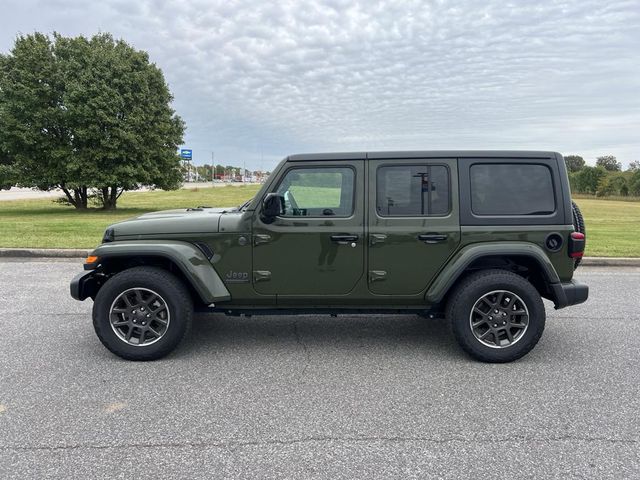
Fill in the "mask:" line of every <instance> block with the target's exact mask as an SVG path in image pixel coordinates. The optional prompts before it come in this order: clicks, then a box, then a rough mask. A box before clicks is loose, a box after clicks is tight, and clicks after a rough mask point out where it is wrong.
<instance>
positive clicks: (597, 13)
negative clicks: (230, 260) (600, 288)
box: [0, 0, 640, 167]
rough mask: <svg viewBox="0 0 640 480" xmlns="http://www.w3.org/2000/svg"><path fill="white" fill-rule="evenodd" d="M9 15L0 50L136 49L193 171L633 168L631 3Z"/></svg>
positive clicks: (71, 7) (61, 6)
mask: <svg viewBox="0 0 640 480" xmlns="http://www.w3.org/2000/svg"><path fill="white" fill-rule="evenodd" d="M9 3H10V4H12V5H11V6H9V7H5V12H8V14H7V15H4V16H3V18H2V19H0V32H2V33H0V50H8V49H9V48H10V46H11V43H12V41H13V38H14V36H15V33H17V32H19V31H20V32H23V33H29V32H31V31H33V30H41V31H47V32H50V31H53V30H57V31H59V32H60V33H63V34H66V35H76V34H85V35H90V34H93V33H95V32H97V31H99V30H100V31H109V32H112V33H113V34H114V35H116V36H119V37H123V38H124V39H126V40H127V41H129V42H130V43H132V44H133V45H134V46H136V47H137V48H140V49H145V50H148V51H149V52H150V54H151V58H152V59H153V61H155V62H156V63H157V64H158V65H159V66H160V67H161V68H162V69H163V70H164V72H165V76H166V77H167V79H168V81H169V83H170V85H171V88H172V91H173V93H174V95H175V107H176V109H177V110H178V113H180V115H182V116H183V117H184V118H185V120H186V121H187V125H188V134H187V140H186V141H187V143H188V145H189V146H190V147H192V148H193V149H194V154H195V156H196V160H198V161H200V162H204V161H207V160H209V158H210V153H209V152H210V151H211V150H216V152H217V159H220V160H221V161H224V162H225V163H238V162H241V161H243V160H245V159H247V160H248V165H250V166H254V167H258V166H259V158H260V152H261V151H264V154H265V158H266V159H267V160H269V161H270V162H272V161H273V160H275V159H276V158H278V157H281V156H284V155H286V154H287V153H293V152H296V151H324V150H364V149H368V150H371V149H405V148H406V149H440V148H513V149H518V148H526V149H533V148H540V149H556V150H560V151H563V152H564V153H583V154H585V156H587V157H589V158H591V159H593V158H595V156H596V155H598V154H604V153H613V154H615V155H618V156H619V158H620V159H621V160H623V161H625V162H628V161H630V160H633V159H638V158H640V135H638V134H637V132H638V131H640V48H638V46H639V45H640V34H639V33H638V32H639V31H640V30H639V28H638V27H639V25H640V8H638V5H637V2H636V1H608V2H601V1H590V0H585V1H575V2H569V1H564V2H562V1H560V2H556V1H541V2H524V1H523V2H510V3H508V2H495V1H494V2H492V1H477V2H441V1H434V2H422V1H415V0H411V1H408V0H403V1H381V2H371V1H368V2H350V1H345V0H330V1H325V2H314V1H310V2H306V1H305V2H302V1H292V0H289V1H286V0H285V1H279V2H267V1H229V0H227V1H204V0H202V1H151V0H147V1H138V2H131V1H126V0H122V1H115V0H103V1H102V2H100V3H95V4H94V3H93V2H90V3H89V2H87V3H86V4H82V3H79V2H71V1H65V0H56V1H55V2H44V1H43V2H33V1H25V0H21V1H20V2H11V1H10V2H9ZM267 163H268V162H266V161H265V167H267V166H269V165H268V164H267Z"/></svg>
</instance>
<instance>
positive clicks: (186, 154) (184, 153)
mask: <svg viewBox="0 0 640 480" xmlns="http://www.w3.org/2000/svg"><path fill="white" fill-rule="evenodd" d="M192 156H193V150H191V149H186V148H183V149H181V150H180V158H182V159H183V160H191V158H192Z"/></svg>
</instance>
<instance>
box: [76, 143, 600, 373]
mask: <svg viewBox="0 0 640 480" xmlns="http://www.w3.org/2000/svg"><path fill="white" fill-rule="evenodd" d="M584 233H585V232H584V220H583V219H582V216H581V214H580V211H579V209H577V206H576V205H575V204H574V203H572V201H571V195H570V191H569V182H568V179H567V172H566V168H565V164H564V160H563V157H562V156H561V155H560V154H558V153H555V152H528V151H526V152H525V151H411V152H363V153H329V154H305V155H292V156H289V157H287V158H285V159H284V160H283V161H282V162H281V163H280V164H279V165H278V167H277V168H276V169H275V170H274V172H273V173H272V175H271V176H270V178H269V179H268V181H267V182H266V183H265V184H264V185H263V187H262V189H261V190H260V191H259V193H258V194H257V195H256V196H255V197H254V198H253V199H251V200H249V201H248V202H246V203H245V204H244V205H241V206H239V207H234V208H204V207H203V208H190V209H181V210H169V211H164V212H157V213H150V214H145V215H142V216H140V217H138V218H135V219H132V220H127V221H124V222H121V223H117V224H115V225H112V226H110V227H109V228H107V230H106V232H105V234H104V238H103V243H102V244H101V245H100V246H98V247H97V248H96V249H95V250H94V251H93V252H92V253H91V255H90V256H89V257H88V258H87V260H86V263H85V265H84V269H85V271H84V272H82V273H80V274H79V275H77V276H76V277H75V278H74V279H73V281H72V282H71V295H72V296H73V298H75V299H78V300H84V299H86V298H89V297H91V298H92V299H93V300H94V305H93V324H94V327H95V331H96V333H97V335H98V337H99V338H100V340H101V341H102V343H103V344H104V345H105V346H106V347H107V348H108V349H109V350H111V351H112V352H113V353H115V354H117V355H119V356H121V357H123V358H126V359H131V360H153V359H157V358H160V357H162V356H164V355H166V354H168V353H169V352H171V351H172V350H173V349H174V348H175V347H176V346H177V345H178V344H179V342H180V341H181V340H182V339H183V337H184V336H185V335H186V333H187V332H188V330H189V328H190V325H191V320H192V315H193V312H194V309H197V310H202V309H205V310H209V311H217V312H223V313H226V314H228V315H257V314H270V315H278V314H299V313H317V314H331V315H335V314H368V313H378V314H379V313H398V312H402V313H417V314H420V315H425V316H430V317H433V316H439V315H442V314H444V315H446V317H447V319H448V321H449V323H450V325H451V329H452V331H453V334H454V336H455V338H456V340H457V341H458V343H459V344H460V346H461V347H462V348H463V349H464V350H465V351H466V352H467V353H468V354H470V355H471V356H472V357H474V358H476V359H478V360H481V361H486V362H508V361H512V360H515V359H518V358H520V357H522V356H523V355H525V354H526V353H527V352H529V351H530V350H531V349H532V348H533V347H534V346H535V345H536V343H537V342H538V340H539V339H540V337H541V335H542V332H543V330H544V326H545V307H544V304H543V301H542V299H543V298H546V299H549V300H551V301H552V302H553V303H554V305H555V308H563V307H567V306H569V305H574V304H577V303H582V302H584V301H585V300H586V299H587V296H588V288H587V286H586V285H583V284H580V283H578V282H576V281H575V280H574V279H573V273H574V269H575V268H576V266H577V263H578V262H579V259H580V257H581V256H582V254H583V252H584V247H585V236H584Z"/></svg>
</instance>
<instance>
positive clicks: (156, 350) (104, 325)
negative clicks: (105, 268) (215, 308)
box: [93, 267, 193, 361]
mask: <svg viewBox="0 0 640 480" xmlns="http://www.w3.org/2000/svg"><path fill="white" fill-rule="evenodd" d="M137 288H142V289H149V290H151V291H153V292H157V293H158V294H159V295H160V296H161V297H162V299H163V300H164V302H165V303H166V307H167V310H168V311H169V315H170V321H169V322H168V326H167V327H166V331H165V333H164V334H163V335H162V337H161V338H160V339H159V340H157V341H156V342H154V343H151V344H149V345H144V344H143V345H130V344H129V343H127V342H126V341H125V340H123V339H122V338H120V337H119V336H118V335H117V334H116V333H115V331H114V329H113V328H112V326H111V320H110V311H111V307H112V304H113V303H114V301H115V300H116V298H118V297H119V296H120V294H122V293H123V292H125V291H126V290H129V289H137ZM192 318H193V301H192V299H191V296H190V295H189V292H188V290H187V288H186V287H185V285H184V284H183V283H182V281H181V280H180V279H178V278H177V277H176V276H175V275H173V274H172V273H171V272H168V271H167V270H164V269H162V268H157V267H134V268H130V269H127V270H124V271H122V272H120V273H118V274H116V275H114V276H113V277H111V278H110V279H109V280H108V281H107V282H106V283H105V284H104V285H103V286H102V288H101V289H100V290H99V291H98V294H97V295H96V298H95V301H94V304H93V327H94V329H95V331H96V334H97V335H98V338H99V339H100V341H101V342H102V344H103V345H104V346H105V347H107V348H108V349H109V350H110V351H111V352H113V353H115V354H116V355H118V356H119V357H122V358H124V359H126V360H138V361H148V360H157V359H159V358H162V357H164V356H165V355H167V354H169V353H170V352H171V351H173V350H174V349H175V348H176V347H177V346H178V344H179V343H180V342H181V341H182V340H183V339H184V337H185V336H186V335H187V333H188V332H189V331H190V329H191V322H192Z"/></svg>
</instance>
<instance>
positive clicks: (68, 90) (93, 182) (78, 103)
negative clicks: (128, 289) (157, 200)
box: [0, 33, 184, 209]
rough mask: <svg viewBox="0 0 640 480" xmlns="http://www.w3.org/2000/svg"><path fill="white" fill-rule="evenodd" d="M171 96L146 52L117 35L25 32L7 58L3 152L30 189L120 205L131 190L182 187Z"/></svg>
mask: <svg viewBox="0 0 640 480" xmlns="http://www.w3.org/2000/svg"><path fill="white" fill-rule="evenodd" d="M171 101H172V96H171V93H170V92H169V88H168V86H167V84H166V82H165V80H164V77H163V74H162V72H161V70H160V69H159V68H158V67H157V66H156V65H155V64H153V63H151V62H150V61H149V57H148V55H147V53H145V52H143V51H139V50H135V49H134V48H133V47H131V46H130V45H128V44H127V43H126V42H124V41H122V40H114V39H113V37H112V36H111V35H109V34H99V35H95V36H93V37H91V38H85V37H74V38H68V37H63V36H61V35H58V34H54V35H53V37H52V38H51V37H49V36H47V35H43V34H40V33H35V34H33V35H26V36H20V37H18V39H17V40H16V43H15V46H14V48H13V50H11V52H10V53H9V54H8V55H5V56H0V151H4V152H7V153H6V155H8V156H9V158H11V160H12V162H13V165H12V169H11V170H12V172H14V173H15V175H16V177H15V178H16V180H17V183H18V184H20V185H22V186H29V187H36V188H40V189H43V190H51V189H54V188H60V189H62V191H63V192H64V193H65V195H66V197H67V199H68V201H69V203H71V204H72V205H74V206H75V207H76V208H86V207H87V205H88V200H89V198H90V196H91V195H92V194H93V195H95V196H96V197H97V198H98V199H99V201H100V202H101V204H102V205H103V207H104V208H106V209H111V208H115V207H116V202H117V199H118V197H119V196H120V195H121V194H122V192H124V191H125V190H131V189H136V188H139V187H140V186H150V187H159V188H163V189H174V188H177V187H178V186H179V185H180V181H181V178H182V176H181V175H182V173H181V168H180V160H179V157H178V155H177V153H176V151H177V147H178V145H179V144H181V143H182V136H183V133H184V122H183V121H182V119H181V118H180V117H179V116H177V115H176V114H175V112H174V111H173V110H172V108H171V105H170V104H171Z"/></svg>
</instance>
